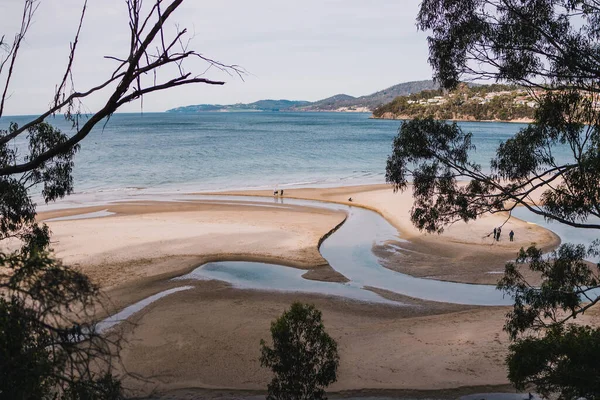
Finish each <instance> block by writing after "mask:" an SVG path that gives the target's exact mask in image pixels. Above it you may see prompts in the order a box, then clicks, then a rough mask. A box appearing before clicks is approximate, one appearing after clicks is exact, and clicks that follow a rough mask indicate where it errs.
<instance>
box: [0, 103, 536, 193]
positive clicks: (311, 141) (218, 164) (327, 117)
mask: <svg viewBox="0 0 600 400" xmlns="http://www.w3.org/2000/svg"><path fill="white" fill-rule="evenodd" d="M369 116H370V115H369V114H363V113H283V112H260V113H218V112H214V113H195V114H170V113H146V114H115V115H113V116H112V118H111V119H110V120H109V121H108V122H107V123H106V124H99V125H97V126H96V128H95V129H94V130H93V131H92V133H90V135H89V136H88V137H87V138H86V139H85V140H83V141H82V142H81V151H80V152H79V153H78V154H77V155H76V157H75V171H74V176H75V189H76V191H77V192H80V193H90V192H102V191H111V190H114V191H118V190H135V189H143V190H152V191H164V192H169V191H182V192H195V191H211V190H222V189H251V188H269V189H271V188H274V187H275V186H276V185H278V186H279V187H280V188H285V187H300V186H342V185H353V184H362V183H384V181H385V179H384V174H385V164H386V160H387V157H388V155H389V154H390V152H391V146H392V140H393V138H394V136H395V135H396V134H397V130H398V127H399V126H400V121H390V120H374V119H369ZM28 120H29V119H28V118H27V117H22V116H18V117H3V118H2V119H0V127H2V128H4V127H6V126H7V124H8V122H9V121H14V122H17V123H18V124H23V123H25V122H27V121H28ZM48 122H50V123H52V124H54V125H56V126H58V127H59V128H61V129H63V131H68V130H69V128H70V127H69V125H68V124H66V123H65V121H64V119H63V118H62V117H60V116H57V117H55V118H50V119H49V120H48ZM460 125H461V126H462V127H463V129H465V130H467V131H470V132H472V133H473V135H474V136H473V137H474V144H475V146H476V148H477V150H476V152H475V153H474V158H475V160H477V161H478V162H480V163H482V164H483V167H484V170H485V169H486V166H488V165H489V160H490V159H491V158H492V157H493V155H494V151H495V149H496V147H497V146H498V144H499V143H500V142H502V141H504V140H506V139H508V138H510V137H511V136H512V135H514V133H516V132H517V131H518V130H519V129H521V128H522V127H524V126H525V125H522V124H509V123H489V122H466V123H461V124H460Z"/></svg>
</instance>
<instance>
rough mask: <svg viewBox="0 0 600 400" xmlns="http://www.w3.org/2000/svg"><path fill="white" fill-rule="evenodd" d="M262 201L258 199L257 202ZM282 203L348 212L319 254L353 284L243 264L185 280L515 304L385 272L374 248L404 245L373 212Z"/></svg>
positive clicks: (367, 297)
mask: <svg viewBox="0 0 600 400" xmlns="http://www.w3.org/2000/svg"><path fill="white" fill-rule="evenodd" d="M204 197H206V196H204ZM211 198H212V197H211ZM219 199H220V200H225V201H232V198H231V197H227V196H219ZM240 200H242V201H249V200H252V198H249V197H244V198H240ZM257 200H258V199H257V198H254V201H257ZM282 200H283V199H282ZM283 201H284V202H285V203H284V204H293V205H303V206H311V207H320V208H327V209H333V210H343V211H345V212H347V213H348V219H347V220H346V222H345V223H344V224H343V225H342V226H341V227H340V228H339V229H338V230H337V231H336V232H335V233H333V234H332V235H331V236H329V237H328V238H327V239H326V240H325V241H324V242H323V244H322V245H321V248H320V251H321V254H322V255H323V257H324V258H325V259H326V260H327V262H328V263H329V265H331V266H332V267H333V269H335V270H336V271H338V272H340V273H341V274H342V275H344V276H345V277H346V278H348V279H349V280H350V282H349V283H346V284H340V283H325V282H312V281H307V280H306V279H303V278H300V277H301V275H302V273H303V272H302V271H297V270H294V269H291V268H288V267H283V266H277V265H273V264H263V263H242V262H240V263H232V262H214V263H210V264H206V265H203V266H201V267H198V268H197V269H196V270H195V271H194V272H192V273H191V274H189V275H188V276H186V279H190V278H193V279H218V280H222V281H226V282H229V283H231V284H233V285H235V286H237V287H243V288H252V289H262V290H280V291H301V292H309V293H322V294H326V295H334V296H343V297H348V298H351V299H354V300H361V301H376V302H383V300H384V299H382V298H381V297H380V296H377V295H373V293H372V292H370V291H368V290H365V289H363V287H365V286H370V287H375V288H380V289H384V290H388V291H391V292H395V293H398V294H402V295H406V296H410V297H415V298H419V299H424V300H431V301H440V302H448V303H456V304H470V305H483V306H494V305H508V304H511V299H510V298H508V297H505V296H504V295H503V293H501V292H499V291H498V290H496V288H495V286H493V285H471V284H464V283H454V282H445V281H436V280H432V279H426V278H416V277H413V276H410V275H406V274H402V273H399V272H396V271H392V270H390V269H387V268H385V267H383V266H382V265H381V263H380V260H379V259H378V258H377V257H376V256H375V255H374V254H373V252H372V248H373V246H374V245H376V244H382V243H385V242H387V241H390V240H393V241H395V242H400V243H401V242H403V241H404V240H403V239H402V238H400V237H399V234H398V231H397V230H396V229H395V228H394V227H393V226H392V225H391V224H390V223H389V222H387V221H386V220H385V219H384V218H383V217H382V216H381V215H379V214H377V213H375V212H373V211H370V210H366V209H362V208H359V207H348V206H345V205H340V204H332V203H323V202H316V201H309V200H296V199H285V200H283ZM265 206H267V205H266V204H265ZM396 246H401V244H400V245H396ZM182 278H183V277H182ZM365 293H366V294H365Z"/></svg>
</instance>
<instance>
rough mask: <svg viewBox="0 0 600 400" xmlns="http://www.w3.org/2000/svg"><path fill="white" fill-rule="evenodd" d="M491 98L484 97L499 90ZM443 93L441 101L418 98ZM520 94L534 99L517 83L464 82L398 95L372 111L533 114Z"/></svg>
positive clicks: (493, 116)
mask: <svg viewBox="0 0 600 400" xmlns="http://www.w3.org/2000/svg"><path fill="white" fill-rule="evenodd" d="M507 91H510V92H511V93H510V94H498V95H496V96H495V97H492V98H491V99H485V100H484V99H483V97H485V96H486V95H489V94H491V93H498V92H507ZM436 96H440V97H443V100H442V103H439V104H438V103H427V104H420V103H419V101H426V100H430V99H433V98H434V97H436ZM517 96H520V97H521V98H523V99H527V100H528V101H532V100H533V99H531V98H530V97H529V96H528V95H527V94H526V93H525V91H524V88H520V87H518V86H514V85H498V84H494V85H480V86H471V87H469V86H467V85H465V84H463V85H461V86H460V87H459V88H457V89H456V90H454V91H451V92H447V91H444V90H442V89H439V90H424V91H422V92H419V93H415V94H411V95H407V96H399V97H396V98H395V99H394V100H392V101H391V102H389V103H387V104H383V105H381V106H379V107H377V108H376V109H375V110H374V111H373V115H374V116H375V117H378V118H381V117H383V116H384V115H387V114H392V115H394V116H395V117H399V118H406V119H414V118H426V117H432V118H435V119H441V120H452V119H465V120H470V119H473V120H490V121H493V120H500V121H507V120H513V119H519V118H533V116H534V112H535V110H534V109H533V108H532V107H529V106H527V105H525V104H519V103H517V102H516V99H517Z"/></svg>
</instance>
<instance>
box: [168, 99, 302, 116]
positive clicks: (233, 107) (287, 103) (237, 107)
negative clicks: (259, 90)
mask: <svg viewBox="0 0 600 400" xmlns="http://www.w3.org/2000/svg"><path fill="white" fill-rule="evenodd" d="M308 104H310V102H308V101H293V100H259V101H255V102H254V103H249V104H242V103H238V104H228V105H222V104H196V105H193V106H184V107H177V108H173V109H171V110H168V111H167V112H172V113H190V112H205V111H283V110H289V109H291V108H292V107H301V106H305V105H308Z"/></svg>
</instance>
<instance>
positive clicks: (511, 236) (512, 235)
mask: <svg viewBox="0 0 600 400" xmlns="http://www.w3.org/2000/svg"><path fill="white" fill-rule="evenodd" d="M508 237H509V238H510V241H511V242H513V241H514V240H513V238H514V237H515V233H514V232H513V231H512V230H511V231H510V233H509V234H508Z"/></svg>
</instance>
